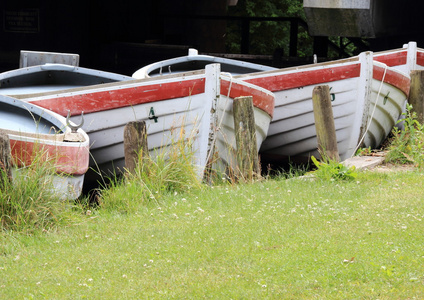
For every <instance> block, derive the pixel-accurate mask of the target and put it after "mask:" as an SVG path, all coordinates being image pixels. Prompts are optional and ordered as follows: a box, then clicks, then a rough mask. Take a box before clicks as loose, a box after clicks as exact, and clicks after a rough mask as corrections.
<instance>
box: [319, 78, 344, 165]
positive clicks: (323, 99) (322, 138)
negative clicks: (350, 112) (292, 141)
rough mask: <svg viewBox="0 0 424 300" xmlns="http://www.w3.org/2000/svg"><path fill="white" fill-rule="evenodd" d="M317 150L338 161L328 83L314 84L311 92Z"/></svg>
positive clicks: (327, 157)
mask: <svg viewBox="0 0 424 300" xmlns="http://www.w3.org/2000/svg"><path fill="white" fill-rule="evenodd" d="M312 103H313V108H314V118H315V128H316V132H317V141H318V150H319V152H320V154H321V156H322V155H324V156H326V157H322V158H326V159H330V160H335V161H340V157H339V151H338V148H337V137H336V127H335V125H334V117H333V108H332V106H331V98H330V88H329V86H328V85H322V86H316V87H315V88H314V90H313V92H312Z"/></svg>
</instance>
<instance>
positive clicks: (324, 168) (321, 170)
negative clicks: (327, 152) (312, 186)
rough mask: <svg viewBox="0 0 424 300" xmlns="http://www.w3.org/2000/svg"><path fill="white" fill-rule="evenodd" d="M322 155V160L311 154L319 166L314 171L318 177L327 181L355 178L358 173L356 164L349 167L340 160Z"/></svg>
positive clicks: (316, 165) (313, 160) (315, 163)
mask: <svg viewBox="0 0 424 300" xmlns="http://www.w3.org/2000/svg"><path fill="white" fill-rule="evenodd" d="M322 157H323V158H322V161H318V160H317V159H316V158H315V157H314V156H311V160H312V162H313V163H314V165H315V167H316V168H317V169H316V170H315V171H313V174H314V175H315V177H316V178H319V179H321V180H325V181H337V180H354V179H355V178H356V176H357V175H358V172H357V171H356V168H355V166H351V167H347V166H345V165H344V164H342V163H340V162H338V161H335V160H331V159H328V158H326V157H325V156H322Z"/></svg>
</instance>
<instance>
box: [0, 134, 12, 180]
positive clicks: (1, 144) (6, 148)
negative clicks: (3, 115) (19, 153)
mask: <svg viewBox="0 0 424 300" xmlns="http://www.w3.org/2000/svg"><path fill="white" fill-rule="evenodd" d="M0 170H1V172H2V173H3V172H4V174H5V175H6V176H7V178H8V179H9V180H12V153H11V150H10V141H9V136H8V135H7V133H6V132H4V131H0ZM6 176H3V174H2V176H1V177H0V182H1V181H3V179H4V178H5V177H6Z"/></svg>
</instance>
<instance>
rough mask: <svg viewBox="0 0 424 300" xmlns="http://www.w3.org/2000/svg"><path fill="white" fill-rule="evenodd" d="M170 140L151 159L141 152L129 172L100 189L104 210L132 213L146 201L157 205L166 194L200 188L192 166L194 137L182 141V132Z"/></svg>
mask: <svg viewBox="0 0 424 300" xmlns="http://www.w3.org/2000/svg"><path fill="white" fill-rule="evenodd" d="M178 135H179V136H178V138H175V139H174V138H173V140H172V142H171V143H170V146H168V147H164V148H161V149H159V150H157V151H155V153H154V155H153V156H152V157H151V156H149V154H148V153H142V152H140V153H139V155H138V163H137V166H136V168H135V170H134V171H133V172H132V173H129V172H127V173H126V174H125V176H122V177H115V178H114V180H112V182H111V184H110V186H109V187H108V188H107V189H103V190H102V192H101V193H102V199H107V201H101V203H100V205H101V207H102V208H103V209H106V210H109V211H118V212H125V213H127V212H134V211H136V210H137V209H139V208H140V206H141V205H145V204H146V203H148V202H155V203H159V202H160V200H161V198H162V197H163V196H165V195H169V194H178V193H183V192H187V191H189V190H190V189H200V188H201V187H202V182H201V178H199V175H198V171H197V167H196V166H195V165H194V164H193V162H194V153H193V147H192V146H193V138H194V137H192V136H190V137H189V138H184V132H183V129H181V131H180V132H179V133H178Z"/></svg>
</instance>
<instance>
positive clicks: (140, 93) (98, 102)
mask: <svg viewBox="0 0 424 300" xmlns="http://www.w3.org/2000/svg"><path fill="white" fill-rule="evenodd" d="M204 91H205V80H204V79H193V80H186V81H177V82H169V83H162V84H152V85H148V86H138V87H137V86H136V87H124V88H119V89H115V90H112V89H111V90H101V91H95V92H93V93H85V94H78V95H69V96H62V97H60V96H56V95H53V96H52V98H50V99H44V100H36V101H31V103H34V104H36V105H39V106H41V107H44V108H47V109H49V110H52V111H54V112H56V113H58V114H60V115H62V116H66V115H67V114H68V110H69V111H70V112H71V115H80V114H81V113H82V112H84V113H92V112H97V111H104V110H110V109H115V108H120V107H127V106H133V105H138V104H143V103H150V102H156V101H161V100H167V99H175V98H180V97H188V96H190V95H196V94H201V93H204Z"/></svg>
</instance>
